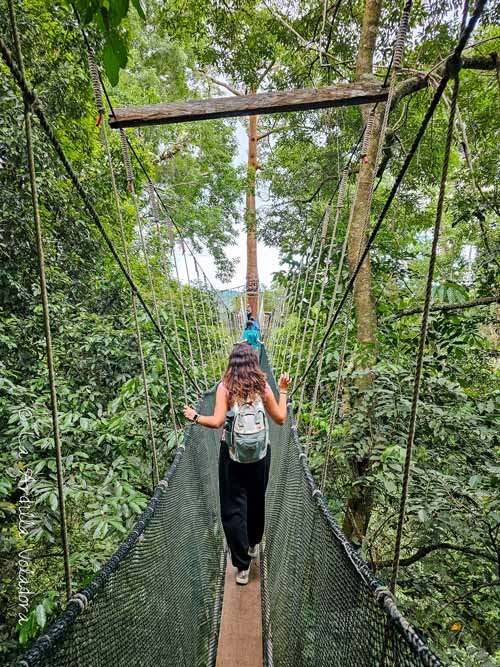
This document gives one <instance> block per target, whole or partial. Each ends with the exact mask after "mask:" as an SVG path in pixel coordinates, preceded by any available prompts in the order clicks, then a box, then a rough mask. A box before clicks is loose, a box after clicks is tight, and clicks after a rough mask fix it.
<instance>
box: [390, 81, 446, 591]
mask: <svg viewBox="0 0 500 667" xmlns="http://www.w3.org/2000/svg"><path fill="white" fill-rule="evenodd" d="M458 88H459V83H458V73H457V76H456V77H455V79H454V82H453V92H452V95H451V106H450V113H449V117H448V131H447V135H446V143H445V148H444V157H443V166H442V170H441V182H440V185H439V196H438V201H437V207H436V219H435V222H434V236H433V239H432V248H431V255H430V259H429V268H428V271H427V284H426V288H425V299H424V310H423V313H422V321H421V325H420V336H419V344H418V353H417V359H416V362H415V375H414V379H413V397H412V403H411V411H410V423H409V427H408V439H407V443H406V456H405V464H404V472H403V486H402V490H401V500H400V506H399V517H398V527H397V532H396V543H395V546H394V559H393V563H392V575H391V581H390V586H389V587H390V590H391V591H392V593H394V591H395V589H396V583H397V578H398V571H399V560H400V556H401V539H402V534H403V523H404V519H405V514H406V504H407V498H408V487H409V482H410V473H411V459H412V452H413V445H414V443H415V430H416V423H417V413H418V401H419V397H420V386H421V383H422V370H423V365H424V353H425V344H426V341H427V329H428V323H429V311H430V306H431V300H432V283H433V279H434V268H435V265H436V256H437V248H438V242H439V232H440V228H441V221H442V218H443V206H444V197H445V194H446V182H447V178H448V168H449V162H450V153H451V146H452V142H453V127H454V123H455V113H456V108H457V98H458Z"/></svg>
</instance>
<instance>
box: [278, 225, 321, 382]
mask: <svg viewBox="0 0 500 667" xmlns="http://www.w3.org/2000/svg"><path fill="white" fill-rule="evenodd" d="M316 240H317V236H316V235H314V236H313V241H312V245H311V249H310V252H309V258H311V257H313V254H314V250H315V248H316ZM304 266H305V274H304V283H303V286H302V291H301V296H300V301H299V308H298V313H297V322H296V325H295V332H294V334H293V342H292V345H291V347H290V350H289V351H290V360H289V362H288V367H289V371H290V370H291V367H292V363H293V357H294V352H295V348H296V347H297V338H298V335H299V330H300V321H301V317H302V307H303V305H304V295H305V289H306V285H307V283H308V281H309V270H310V268H311V265H310V263H309V261H308V257H306V258H305V259H304ZM299 280H300V276H299ZM286 347H287V348H288V345H287V346H286ZM287 351H288V350H287V349H285V355H286V353H287ZM296 368H297V366H296Z"/></svg>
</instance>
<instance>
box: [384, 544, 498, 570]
mask: <svg viewBox="0 0 500 667" xmlns="http://www.w3.org/2000/svg"><path fill="white" fill-rule="evenodd" d="M441 550H447V551H459V552H460V553H464V554H467V555H469V556H475V557H477V558H483V559H484V560H488V561H491V562H492V563H496V558H495V557H494V556H490V554H488V553H486V552H485V551H479V549H472V548H470V547H462V546H460V545H459V544H450V543H449V542H439V543H438V544H430V545H428V546H426V547H420V549H417V551H416V552H415V553H414V554H413V555H411V556H408V558H401V560H400V561H399V564H400V565H401V566H403V567H406V566H408V565H413V563H416V562H417V561H419V560H421V559H422V558H425V556H428V555H429V554H430V553H432V552H434V551H441ZM373 565H374V567H375V568H376V569H378V568H381V567H390V566H391V565H392V558H388V559H387V560H379V561H376V562H375V563H374V564H373Z"/></svg>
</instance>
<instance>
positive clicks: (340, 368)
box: [320, 298, 352, 493]
mask: <svg viewBox="0 0 500 667" xmlns="http://www.w3.org/2000/svg"><path fill="white" fill-rule="evenodd" d="M351 303H352V298H351V299H350V300H349V304H351ZM350 322H351V309H350V308H349V307H348V308H347V315H346V320H345V329H344V338H343V341H342V347H341V350H340V358H339V364H338V368H337V382H336V383H335V391H334V394H333V401H332V406H331V413H330V419H329V422H328V433H327V436H326V450H325V461H324V463H323V470H322V473H321V484H320V489H321V493H324V490H325V485H326V480H327V477H328V466H329V464H330V450H331V447H332V440H333V432H334V430H335V426H336V422H337V414H338V409H339V408H338V402H339V397H340V389H341V387H342V372H343V370H344V360H345V353H346V349H347V339H348V337H349V325H350Z"/></svg>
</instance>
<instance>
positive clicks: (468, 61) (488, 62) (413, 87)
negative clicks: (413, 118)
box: [394, 52, 498, 104]
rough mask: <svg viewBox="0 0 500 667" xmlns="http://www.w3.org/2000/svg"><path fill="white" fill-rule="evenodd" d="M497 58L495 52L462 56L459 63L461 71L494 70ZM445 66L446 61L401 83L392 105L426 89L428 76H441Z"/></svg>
mask: <svg viewBox="0 0 500 667" xmlns="http://www.w3.org/2000/svg"><path fill="white" fill-rule="evenodd" d="M497 58H498V54H497V53H495V52H493V53H490V54H489V55H487V56H462V58H461V59H460V63H461V67H462V69H480V70H496V67H497V65H496V63H497ZM445 66H446V60H444V61H441V62H440V63H438V64H437V65H435V66H434V67H433V68H432V69H431V70H429V72H421V73H418V74H416V76H413V77H410V78H409V79H406V80H405V81H402V82H401V83H400V84H399V86H398V87H397V88H396V92H395V95H394V104H395V103H396V102H397V101H398V100H400V99H401V98H402V97H405V96H406V95H410V94H411V93H415V92H417V91H418V90H422V89H423V88H426V87H427V85H428V83H429V77H430V75H431V74H432V73H436V74H439V75H441V74H442V73H443V71H444V68H445Z"/></svg>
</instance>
